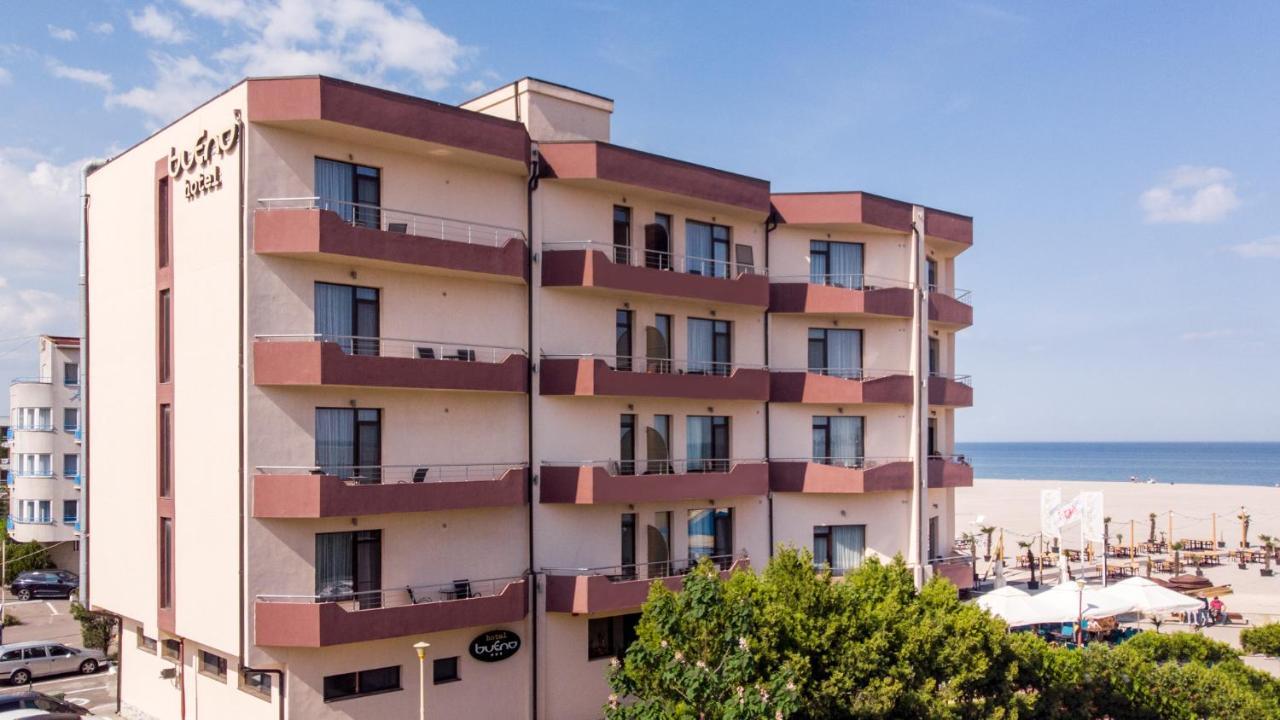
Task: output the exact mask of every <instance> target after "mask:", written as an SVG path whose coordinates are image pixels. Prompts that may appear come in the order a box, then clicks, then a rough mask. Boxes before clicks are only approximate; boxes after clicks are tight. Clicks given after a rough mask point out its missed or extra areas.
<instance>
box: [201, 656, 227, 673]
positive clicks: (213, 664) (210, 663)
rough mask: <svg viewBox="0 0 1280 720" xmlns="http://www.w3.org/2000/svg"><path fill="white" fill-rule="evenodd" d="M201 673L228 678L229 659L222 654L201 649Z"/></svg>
mask: <svg viewBox="0 0 1280 720" xmlns="http://www.w3.org/2000/svg"><path fill="white" fill-rule="evenodd" d="M200 674H201V675H208V676H210V677H215V678H217V679H219V680H226V679H227V659H226V658H224V657H222V656H221V655H215V654H213V653H211V652H209V651H208V650H201V651H200Z"/></svg>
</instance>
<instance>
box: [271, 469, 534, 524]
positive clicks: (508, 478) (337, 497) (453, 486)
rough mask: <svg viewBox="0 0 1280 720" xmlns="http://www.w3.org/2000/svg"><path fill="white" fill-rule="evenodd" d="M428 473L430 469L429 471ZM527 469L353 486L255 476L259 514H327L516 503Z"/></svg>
mask: <svg viewBox="0 0 1280 720" xmlns="http://www.w3.org/2000/svg"><path fill="white" fill-rule="evenodd" d="M428 473H430V470H428ZM527 480H528V470H527V469H525V468H511V469H509V470H507V471H506V472H505V473H503V474H502V476H501V477H499V478H497V479H495V480H458V481H431V482H420V483H409V482H404V483H386V484H371V485H352V484H349V483H347V482H346V481H344V480H343V479H342V478H340V477H335V476H333V475H302V474H298V475H274V474H270V475H269V474H261V475H254V476H253V516H254V517H256V518H327V517H355V516H357V515H382V514H386V513H403V512H429V511H432V510H460V509H465V508H486V507H512V506H519V505H523V504H525V503H526V502H527V501H528V486H527Z"/></svg>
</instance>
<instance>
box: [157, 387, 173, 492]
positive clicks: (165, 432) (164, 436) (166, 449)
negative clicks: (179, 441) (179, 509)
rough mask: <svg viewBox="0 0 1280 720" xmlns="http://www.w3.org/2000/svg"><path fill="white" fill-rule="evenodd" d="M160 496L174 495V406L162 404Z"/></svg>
mask: <svg viewBox="0 0 1280 720" xmlns="http://www.w3.org/2000/svg"><path fill="white" fill-rule="evenodd" d="M158 474H159V476H160V477H159V482H158V483H157V484H158V485H159V491H160V497H162V498H170V497H173V406H172V405H161V406H160V467H159V473H158Z"/></svg>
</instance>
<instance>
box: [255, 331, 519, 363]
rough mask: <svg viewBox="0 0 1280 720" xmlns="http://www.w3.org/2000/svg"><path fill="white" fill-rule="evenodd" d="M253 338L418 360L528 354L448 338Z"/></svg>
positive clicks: (489, 360)
mask: <svg viewBox="0 0 1280 720" xmlns="http://www.w3.org/2000/svg"><path fill="white" fill-rule="evenodd" d="M254 340H257V341H260V342H328V343H334V344H335V345H337V346H338V347H339V348H341V349H342V352H343V353H344V354H346V355H360V356H369V357H393V358H412V359H416V360H460V361H466V362H486V363H500V362H502V361H503V360H506V359H507V358H509V357H511V356H512V355H525V351H524V350H523V349H521V348H516V347H502V346H499V345H474V344H469V343H461V342H453V341H448V340H409V339H405V338H387V337H362V336H357V335H324V334H318V333H293V334H281V335H255V336H254Z"/></svg>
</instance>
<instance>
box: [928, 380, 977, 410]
mask: <svg viewBox="0 0 1280 720" xmlns="http://www.w3.org/2000/svg"><path fill="white" fill-rule="evenodd" d="M929 404H930V405H941V406H944V407H973V378H971V377H969V376H968V375H943V374H941V373H931V374H930V375H929Z"/></svg>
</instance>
